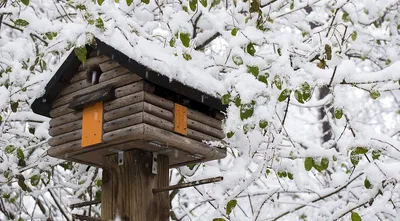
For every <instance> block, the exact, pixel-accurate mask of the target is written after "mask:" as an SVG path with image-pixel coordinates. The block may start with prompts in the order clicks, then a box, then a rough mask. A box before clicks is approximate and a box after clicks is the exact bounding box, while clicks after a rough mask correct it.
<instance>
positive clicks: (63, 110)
mask: <svg viewBox="0 0 400 221" xmlns="http://www.w3.org/2000/svg"><path fill="white" fill-rule="evenodd" d="M68 106H69V104H64V105H62V106H60V107H56V108H53V109H51V110H50V111H49V114H50V117H52V118H56V117H60V116H63V115H70V114H74V113H78V112H75V110H74V109H72V108H69V107H68ZM81 116H82V115H81Z"/></svg>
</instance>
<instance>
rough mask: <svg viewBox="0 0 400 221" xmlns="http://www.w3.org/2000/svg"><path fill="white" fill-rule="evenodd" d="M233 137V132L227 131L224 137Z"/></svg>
mask: <svg viewBox="0 0 400 221" xmlns="http://www.w3.org/2000/svg"><path fill="white" fill-rule="evenodd" d="M233 135H235V132H233V131H229V132H228V133H227V134H226V137H227V138H231V137H233Z"/></svg>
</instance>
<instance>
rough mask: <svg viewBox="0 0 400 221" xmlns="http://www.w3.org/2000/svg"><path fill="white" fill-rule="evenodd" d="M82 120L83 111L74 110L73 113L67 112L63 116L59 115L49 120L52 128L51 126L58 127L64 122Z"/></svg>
mask: <svg viewBox="0 0 400 221" xmlns="http://www.w3.org/2000/svg"><path fill="white" fill-rule="evenodd" d="M78 119H79V120H81V119H82V112H74V113H71V114H67V115H63V116H59V117H55V118H52V119H51V120H50V122H49V124H50V128H51V127H57V126H59V125H62V124H66V123H69V122H72V121H76V120H78Z"/></svg>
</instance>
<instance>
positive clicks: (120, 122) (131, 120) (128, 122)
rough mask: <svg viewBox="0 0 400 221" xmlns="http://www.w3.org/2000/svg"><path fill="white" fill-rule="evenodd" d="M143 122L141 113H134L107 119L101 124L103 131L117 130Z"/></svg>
mask: <svg viewBox="0 0 400 221" xmlns="http://www.w3.org/2000/svg"><path fill="white" fill-rule="evenodd" d="M142 122H143V113H136V114H133V115H128V116H125V117H121V118H117V119H115V120H112V121H108V122H106V123H105V124H104V125H103V131H104V133H107V132H110V131H114V130H118V129H121V128H125V127H129V126H133V125H136V124H140V123H142Z"/></svg>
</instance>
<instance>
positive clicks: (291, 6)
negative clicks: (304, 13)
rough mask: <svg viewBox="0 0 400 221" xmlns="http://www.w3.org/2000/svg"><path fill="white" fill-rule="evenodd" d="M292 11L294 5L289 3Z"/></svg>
mask: <svg viewBox="0 0 400 221" xmlns="http://www.w3.org/2000/svg"><path fill="white" fill-rule="evenodd" d="M293 9H294V3H293V2H292V3H290V10H293Z"/></svg>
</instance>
